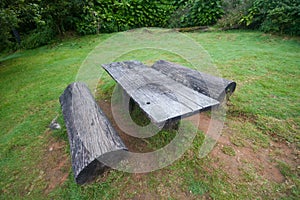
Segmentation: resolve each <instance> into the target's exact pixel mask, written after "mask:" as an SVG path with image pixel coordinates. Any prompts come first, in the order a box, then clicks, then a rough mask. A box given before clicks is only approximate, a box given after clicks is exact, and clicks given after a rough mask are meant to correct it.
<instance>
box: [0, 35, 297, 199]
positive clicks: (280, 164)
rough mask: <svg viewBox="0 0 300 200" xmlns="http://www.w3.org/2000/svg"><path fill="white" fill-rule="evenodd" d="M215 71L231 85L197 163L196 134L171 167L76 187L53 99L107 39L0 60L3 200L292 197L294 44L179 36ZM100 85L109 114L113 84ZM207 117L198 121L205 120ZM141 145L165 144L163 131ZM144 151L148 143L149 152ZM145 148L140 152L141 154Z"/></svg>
mask: <svg viewBox="0 0 300 200" xmlns="http://www.w3.org/2000/svg"><path fill="white" fill-rule="evenodd" d="M186 35H187V36H188V37H190V38H192V39H193V40H194V41H196V42H197V43H198V44H200V45H202V47H204V48H205V49H206V50H207V51H208V52H209V54H210V55H211V58H212V60H213V61H214V63H215V64H216V66H217V67H218V70H220V72H221V73H222V75H223V77H225V78H228V79H232V80H234V81H236V82H237V84H238V87H237V90H236V92H235V93H234V94H233V96H232V97H231V101H230V102H229V104H228V110H227V118H226V123H225V127H224V129H223V135H222V136H221V137H220V140H219V142H218V144H217V145H216V146H215V148H214V150H213V151H212V152H211V153H210V154H209V155H208V156H207V157H205V158H203V159H199V158H198V157H197V156H198V149H199V146H200V144H201V142H202V141H203V137H204V135H203V132H199V134H198V135H197V136H196V138H195V140H194V142H193V146H192V147H191V148H190V149H189V150H188V151H187V152H186V153H185V154H184V155H183V156H182V157H181V158H180V159H179V160H177V161H176V162H175V163H173V164H172V165H170V166H169V167H166V168H164V169H161V170H158V171H155V172H151V173H147V174H129V173H124V172H118V171H114V170H110V171H108V172H106V173H105V174H104V175H103V176H101V177H99V178H98V179H97V180H96V181H95V182H94V183H92V184H88V185H85V186H78V185H76V184H75V183H74V179H73V173H72V170H71V161H70V152H69V146H68V138H67V133H66V129H65V127H63V128H62V130H59V131H50V130H49V128H48V125H49V124H50V122H51V120H52V119H53V118H55V117H56V116H58V120H59V122H60V123H61V124H63V119H62V116H61V111H60V105H59V101H58V98H59V96H60V94H61V93H62V92H63V90H64V89H65V87H66V86H67V85H68V84H69V83H71V82H73V81H75V78H76V74H77V71H78V69H79V67H80V66H81V63H82V62H83V61H84V59H85V58H86V57H87V55H88V54H89V52H91V51H92V50H93V49H94V47H95V46H97V45H98V44H99V45H100V47H101V42H103V41H105V39H107V38H110V37H111V36H112V35H109V34H103V35H98V36H86V37H81V38H72V39H68V40H65V41H63V42H61V43H56V44H53V45H50V46H45V47H41V48H38V49H34V50H26V51H19V52H16V53H14V54H10V55H2V56H1V57H0V92H1V96H0V119H1V121H0V171H1V173H0V199H21V198H22V199H23V198H24V199H133V198H135V199H277V198H279V199H299V198H300V177H299V176H300V171H299V170H300V157H299V156H300V153H299V150H300V143H299V142H300V131H299V130H300V129H299V125H300V105H299V104H300V102H299V100H300V41H299V38H286V37H279V36H272V35H266V34H263V33H260V32H245V31H230V32H210V33H197V32H194V33H186ZM132 58H134V59H138V60H140V61H143V62H145V63H151V62H153V61H155V60H159V59H162V58H163V59H167V60H175V61H176V62H178V63H182V64H185V61H184V60H182V59H181V58H179V57H178V56H176V55H173V54H170V53H166V52H164V51H163V50H153V49H152V50H151V49H149V50H138V51H132V52H130V53H128V54H124V55H122V56H121V57H119V58H118V60H132ZM106 80H107V82H105V83H102V84H100V85H99V87H98V89H99V91H98V93H97V94H98V95H97V99H98V100H99V102H100V103H102V104H103V105H104V106H105V105H106V106H107V107H109V102H107V101H104V100H105V99H108V100H109V97H110V94H111V92H112V86H113V84H114V83H113V82H112V81H111V80H110V79H108V78H107V79H106ZM205 117H207V116H204V118H205ZM156 137H159V139H157V138H155V137H154V138H150V139H149V141H146V142H145V141H140V140H134V141H132V143H133V144H135V145H139V144H140V145H142V146H143V148H150V149H151V148H152V146H153V145H155V146H160V145H161V144H160V142H161V141H168V139H170V138H168V137H169V136H168V134H164V133H161V135H159V136H156ZM147 145H148V146H147ZM145 146H146V147H145Z"/></svg>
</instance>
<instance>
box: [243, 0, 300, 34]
mask: <svg viewBox="0 0 300 200" xmlns="http://www.w3.org/2000/svg"><path fill="white" fill-rule="evenodd" d="M241 22H242V23H244V24H246V25H247V26H249V27H250V28H259V29H260V30H262V31H265V32H277V33H281V34H290V35H300V1H299V0H255V1H254V2H253V4H252V6H251V8H250V9H249V10H248V13H247V15H245V16H244V17H243V18H242V19H241Z"/></svg>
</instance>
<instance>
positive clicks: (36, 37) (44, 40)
mask: <svg viewBox="0 0 300 200" xmlns="http://www.w3.org/2000/svg"><path fill="white" fill-rule="evenodd" d="M54 30H55V29H54V28H53V26H52V25H45V26H42V27H39V28H37V29H35V30H34V31H32V32H30V33H29V34H27V35H26V36H25V37H24V39H23V41H22V42H21V47H23V48H25V49H33V48H36V47H39V46H43V45H46V44H50V43H51V42H52V41H53V39H54V38H55V36H56V32H55V31H54Z"/></svg>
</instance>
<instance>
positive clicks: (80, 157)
mask: <svg viewBox="0 0 300 200" xmlns="http://www.w3.org/2000/svg"><path fill="white" fill-rule="evenodd" d="M59 100H60V103H61V107H62V113H63V116H64V120H65V124H66V127H67V132H68V137H69V142H70V148H71V154H72V168H73V171H74V176H75V180H76V182H77V183H78V184H83V183H86V182H87V181H90V180H92V179H93V178H94V177H95V176H96V175H98V174H99V173H101V172H103V171H104V169H105V167H106V165H107V163H108V162H109V163H115V164H117V163H118V162H119V161H120V160H121V158H120V157H119V156H118V155H120V154H122V151H123V150H127V148H126V147H125V145H124V143H123V142H122V140H121V138H120V137H119V136H118V134H117V133H116V131H115V130H114V129H113V127H112V126H111V124H110V122H109V121H108V119H107V118H106V116H105V114H104V113H103V112H102V110H101V109H100V108H99V106H98V104H97V103H96V102H95V100H94V97H93V95H92V94H91V92H90V91H89V89H88V88H87V86H86V85H85V84H83V83H73V84H71V85H69V86H68V87H67V88H66V89H65V91H64V93H63V94H62V95H61V96H60V98H59ZM100 158H101V159H100ZM98 159H100V160H98ZM100 161H101V162H100ZM110 167H111V166H110Z"/></svg>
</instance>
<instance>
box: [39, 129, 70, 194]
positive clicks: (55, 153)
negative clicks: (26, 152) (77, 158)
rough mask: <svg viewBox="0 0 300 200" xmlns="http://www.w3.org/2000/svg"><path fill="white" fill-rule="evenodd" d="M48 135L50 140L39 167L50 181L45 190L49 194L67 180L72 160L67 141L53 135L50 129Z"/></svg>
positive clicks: (47, 180) (45, 178)
mask: <svg viewBox="0 0 300 200" xmlns="http://www.w3.org/2000/svg"><path fill="white" fill-rule="evenodd" d="M46 135H47V138H49V141H48V144H47V145H46V147H45V151H44V156H43V162H42V163H41V164H40V166H39V168H41V169H42V171H43V172H44V173H43V174H44V180H45V181H46V182H47V183H48V184H47V186H46V188H45V191H44V192H45V194H48V193H49V192H51V191H52V190H53V189H54V188H56V187H57V186H60V185H62V184H63V183H64V182H65V181H66V180H67V178H68V176H69V171H70V168H71V161H70V157H69V155H68V154H67V153H66V152H65V149H66V147H67V144H66V142H65V141H58V139H55V138H53V137H51V136H50V135H51V131H50V130H49V131H48V132H47V133H46Z"/></svg>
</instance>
